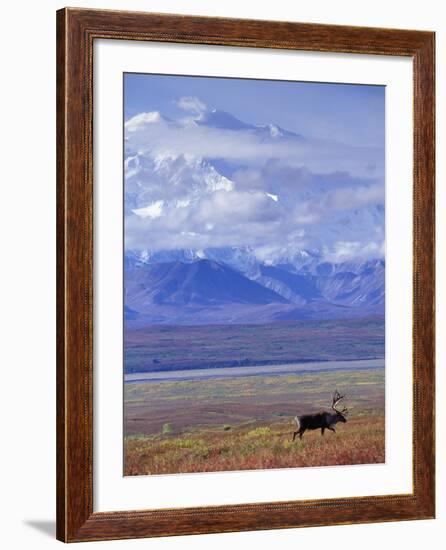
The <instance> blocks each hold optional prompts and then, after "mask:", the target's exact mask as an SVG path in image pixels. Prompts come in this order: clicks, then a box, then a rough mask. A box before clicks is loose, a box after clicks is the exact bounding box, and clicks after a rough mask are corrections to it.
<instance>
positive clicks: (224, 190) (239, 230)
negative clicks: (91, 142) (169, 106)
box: [125, 97, 384, 262]
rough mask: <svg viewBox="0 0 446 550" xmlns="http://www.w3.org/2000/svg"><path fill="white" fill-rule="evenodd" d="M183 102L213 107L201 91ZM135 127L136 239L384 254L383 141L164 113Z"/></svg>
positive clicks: (131, 145) (131, 244) (263, 253)
mask: <svg viewBox="0 0 446 550" xmlns="http://www.w3.org/2000/svg"><path fill="white" fill-rule="evenodd" d="M180 104H181V105H180ZM178 105H179V106H181V107H182V108H183V109H185V110H188V111H190V112H194V113H198V112H199V110H201V111H202V110H203V109H206V106H205V105H204V103H203V102H201V101H200V100H199V99H198V98H194V97H183V98H181V99H180V100H179V102H178ZM126 134H127V135H126V138H127V142H126V146H127V150H128V153H127V155H128V156H127V158H126V161H125V163H126V165H125V168H126V171H125V191H126V201H125V204H126V220H125V232H126V247H128V248H135V249H140V250H144V249H147V248H150V249H154V250H155V249H158V250H159V249H163V248H165V249H173V248H192V249H195V250H201V249H205V248H209V247H220V246H249V247H252V248H253V249H254V251H255V252H254V253H255V254H256V255H257V257H258V258H259V259H262V261H265V262H268V261H271V259H272V258H279V257H284V256H286V255H287V254H288V255H289V256H291V255H292V254H293V251H296V250H298V249H304V248H308V249H310V248H317V249H319V250H321V251H323V253H324V254H325V256H326V258H327V259H331V260H332V261H340V260H341V259H350V258H353V257H367V256H373V257H378V256H380V255H381V256H382V255H383V253H384V249H383V243H384V208H383V204H384V184H383V175H382V174H383V162H384V155H383V151H382V150H381V149H373V148H354V147H349V146H346V145H340V144H336V143H329V142H322V141H316V140H305V139H296V140H293V139H290V138H288V137H283V138H282V137H275V138H274V139H273V138H271V137H268V134H265V133H263V134H262V131H261V130H259V132H257V130H252V129H245V128H244V129H239V130H226V129H221V128H213V127H206V126H205V125H203V124H201V123H197V122H196V121H195V122H194V121H192V122H191V120H189V123H188V124H184V123H183V122H181V121H172V120H168V119H166V118H164V117H162V115H160V114H159V113H157V112H148V113H140V114H139V115H136V116H135V117H133V118H131V119H130V120H128V121H127V123H126ZM221 161H223V162H221ZM371 164H373V165H374V166H376V167H377V168H376V169H375V171H374V172H373V174H374V177H373V178H371V176H370V165H371ZM380 174H381V175H380ZM149 239H150V242H148V240H149Z"/></svg>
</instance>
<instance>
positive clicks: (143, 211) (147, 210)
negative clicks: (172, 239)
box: [132, 200, 164, 220]
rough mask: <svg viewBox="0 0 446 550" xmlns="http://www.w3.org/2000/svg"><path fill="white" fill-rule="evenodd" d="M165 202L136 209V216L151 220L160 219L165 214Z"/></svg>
mask: <svg viewBox="0 0 446 550" xmlns="http://www.w3.org/2000/svg"><path fill="white" fill-rule="evenodd" d="M163 206H164V201H163V200H160V201H155V202H152V203H151V204H148V205H147V206H144V207H143V208H135V209H133V210H132V212H133V213H134V214H136V215H137V216H139V217H140V218H150V219H151V220H156V219H157V218H160V217H161V216H162V214H163Z"/></svg>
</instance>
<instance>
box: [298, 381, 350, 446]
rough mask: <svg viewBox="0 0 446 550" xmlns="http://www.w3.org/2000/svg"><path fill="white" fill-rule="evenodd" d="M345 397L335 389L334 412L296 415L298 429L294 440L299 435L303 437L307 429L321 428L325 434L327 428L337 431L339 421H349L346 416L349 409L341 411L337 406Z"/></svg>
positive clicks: (300, 437)
mask: <svg viewBox="0 0 446 550" xmlns="http://www.w3.org/2000/svg"><path fill="white" fill-rule="evenodd" d="M344 397H345V396H344V395H341V394H340V393H339V392H338V391H335V393H334V394H333V401H332V405H331V408H332V409H333V411H334V412H326V411H323V412H320V413H316V414H304V415H302V416H296V417H295V418H294V420H295V421H296V424H297V431H295V432H294V434H293V441H294V440H295V439H296V436H297V435H298V436H299V439H302V436H303V435H304V433H305V432H306V431H307V430H321V435H324V432H325V430H330V431H332V432H336V430H335V426H336V424H337V423H338V422H347V419H346V418H345V415H346V414H347V409H346V408H344V409H342V411H339V410H338V409H337V408H336V405H337V404H338V403H339V401H341V399H343V398H344Z"/></svg>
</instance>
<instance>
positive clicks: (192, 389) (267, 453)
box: [124, 369, 385, 475]
mask: <svg viewBox="0 0 446 550" xmlns="http://www.w3.org/2000/svg"><path fill="white" fill-rule="evenodd" d="M335 388H337V389H339V390H340V391H341V392H342V393H345V394H346V399H345V401H346V405H347V406H348V407H349V411H350V413H349V416H348V418H349V419H348V422H347V423H346V424H338V425H337V433H336V434H333V433H331V432H329V433H327V432H326V434H325V436H324V437H321V435H320V431H319V430H318V431H315V432H307V433H305V435H304V437H303V439H302V441H298V440H296V441H295V442H292V441H291V440H292V434H293V431H294V424H293V418H294V416H295V415H296V414H304V413H311V412H318V411H319V410H323V409H326V410H329V408H330V397H331V393H332V391H333V390H334V389H335ZM124 416H125V434H126V437H125V442H124V444H125V475H144V474H168V473H180V472H184V473H185V472H206V471H213V472H215V471H228V470H245V469H250V470H251V469H264V468H287V467H299V466H328V465H343V464H364V463H368V464H371V463H380V462H384V460H385V449H384V369H371V370H366V371H335V372H316V373H301V374H284V375H274V376H268V375H259V376H247V377H239V378H224V379H207V380H190V381H184V380H183V381H162V382H154V381H151V382H142V383H128V384H126V385H125V415H124Z"/></svg>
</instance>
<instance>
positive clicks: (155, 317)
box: [125, 248, 385, 328]
mask: <svg viewBox="0 0 446 550" xmlns="http://www.w3.org/2000/svg"><path fill="white" fill-rule="evenodd" d="M301 252H302V253H301V255H300V261H297V262H295V263H286V264H279V265H265V264H262V263H259V262H257V261H256V260H255V259H254V258H253V257H252V256H251V255H250V253H249V250H240V249H237V248H232V249H210V250H209V251H208V250H201V251H199V252H198V255H197V252H194V251H192V250H173V251H162V252H157V253H155V254H150V253H149V252H147V251H146V252H144V253H141V252H134V251H133V252H128V253H127V254H126V256H125V308H126V309H125V319H126V326H127V327H129V328H130V327H140V326H144V325H147V324H184V325H196V324H234V323H243V324H245V323H248V324H263V323H273V322H278V321H291V320H300V319H336V318H344V319H345V318H356V317H367V316H371V315H383V313H384V296H385V289H384V274H385V265H384V261H383V260H367V261H357V262H344V263H341V264H333V263H329V262H326V261H318V260H317V255H316V253H315V252H314V251H313V252H312V253H310V252H306V251H301ZM304 258H307V261H306V262H305V261H304Z"/></svg>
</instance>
